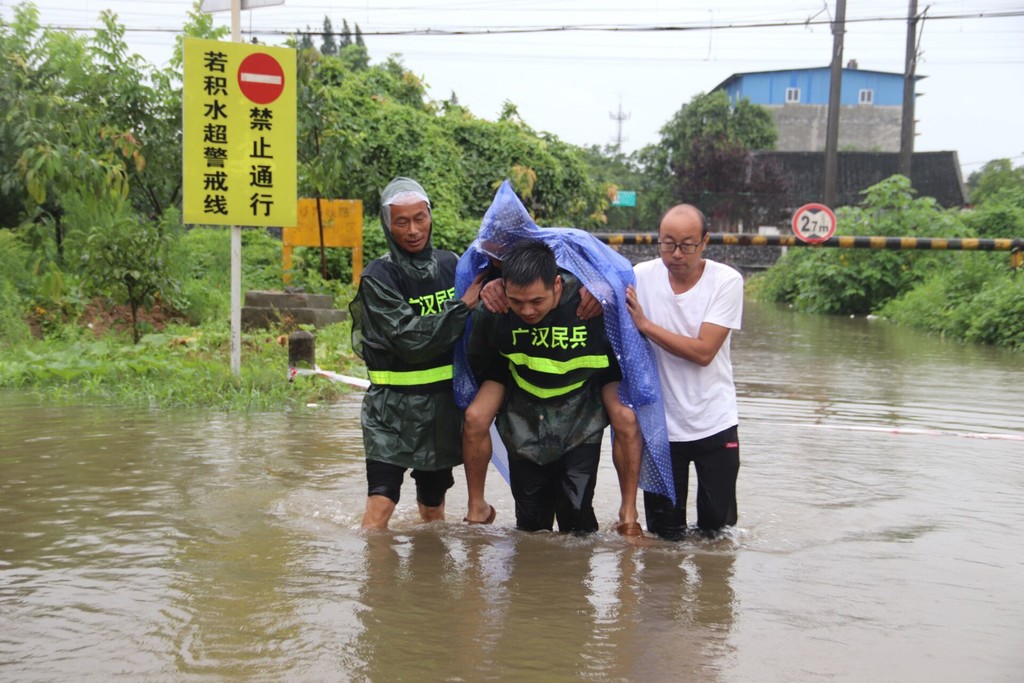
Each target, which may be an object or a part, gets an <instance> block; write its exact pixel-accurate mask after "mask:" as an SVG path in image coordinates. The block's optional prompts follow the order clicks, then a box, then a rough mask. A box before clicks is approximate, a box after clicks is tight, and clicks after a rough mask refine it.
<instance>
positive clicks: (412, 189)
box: [380, 176, 430, 231]
mask: <svg viewBox="0 0 1024 683" xmlns="http://www.w3.org/2000/svg"><path fill="white" fill-rule="evenodd" d="M417 202H426V203H427V210H430V198H429V197H427V192H426V190H424V189H423V186H421V185H420V184H419V183H417V182H416V181H415V180H413V179H412V178H403V177H401V176H399V177H397V178H395V179H394V180H392V181H391V182H390V183H388V185H387V187H385V188H384V191H383V192H381V193H380V222H381V223H382V224H383V225H384V229H385V230H388V231H390V230H391V206H392V205H395V204H397V205H399V206H404V205H406V204H415V203H417Z"/></svg>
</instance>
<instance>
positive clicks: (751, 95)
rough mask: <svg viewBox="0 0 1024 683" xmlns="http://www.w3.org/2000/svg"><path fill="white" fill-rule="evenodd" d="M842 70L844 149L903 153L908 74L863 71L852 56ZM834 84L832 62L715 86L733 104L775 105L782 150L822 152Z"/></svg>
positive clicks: (741, 76) (736, 76) (743, 77)
mask: <svg viewBox="0 0 1024 683" xmlns="http://www.w3.org/2000/svg"><path fill="white" fill-rule="evenodd" d="M842 71H843V81H842V89H841V91H840V96H839V104H840V107H841V109H840V113H839V148H840V149H841V150H846V151H861V152H897V151H899V148H900V127H901V118H902V115H903V74H902V73H890V72H886V71H868V70H865V69H858V68H857V64H856V62H855V61H852V60H851V62H850V63H849V64H848V65H847V66H846V68H844V69H843V70H842ZM916 78H917V79H920V78H924V77H923V76H917V77H916ZM831 82H832V73H831V69H830V68H829V67H827V66H824V67H815V68H810V69H779V70H774V71H753V72H748V73H738V74H733V75H732V76H729V78H727V79H725V80H724V81H722V82H721V83H719V84H718V85H717V86H715V88H714V90H724V91H725V92H726V94H727V95H728V96H729V99H730V101H732V102H733V103H737V102H739V101H740V100H742V99H744V98H746V99H748V100H750V101H751V103H753V104H759V105H762V106H765V107H767V108H768V109H770V110H771V111H772V114H773V115H774V117H775V124H776V127H777V128H778V130H779V140H778V143H777V145H776V149H778V150H779V151H783V152H819V151H824V149H825V134H826V131H827V126H828V120H827V119H828V98H829V89H830V86H831Z"/></svg>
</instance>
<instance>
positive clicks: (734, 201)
mask: <svg viewBox="0 0 1024 683" xmlns="http://www.w3.org/2000/svg"><path fill="white" fill-rule="evenodd" d="M673 173H674V175H675V178H676V181H675V184H674V186H673V196H674V198H675V199H676V200H677V201H680V202H686V203H688V204H693V205H694V206H699V207H700V208H701V209H702V210H703V212H704V214H705V215H706V216H707V217H708V220H710V222H711V225H712V229H714V230H718V231H722V232H728V231H732V230H735V229H736V227H738V226H739V225H741V224H742V225H746V226H756V225H765V224H774V223H776V222H777V218H778V216H779V215H780V213H781V212H782V211H783V210H784V208H785V197H786V190H787V188H788V183H787V182H786V177H785V173H784V172H783V170H782V167H781V166H780V165H779V164H778V163H771V162H766V161H764V160H761V161H759V162H758V163H755V161H754V158H753V156H752V155H751V153H750V150H749V149H748V148H747V146H746V145H745V144H744V143H743V142H742V141H740V140H738V139H730V138H728V137H726V136H725V135H724V134H723V133H711V134H703V135H698V136H696V137H694V138H693V140H692V141H691V145H690V152H689V154H687V155H686V158H685V160H684V161H682V162H681V163H680V164H679V165H678V166H676V167H675V168H674V169H673Z"/></svg>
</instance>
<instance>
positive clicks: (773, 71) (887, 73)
mask: <svg viewBox="0 0 1024 683" xmlns="http://www.w3.org/2000/svg"><path fill="white" fill-rule="evenodd" d="M822 69H824V70H826V71H829V70H830V69H831V67H829V66H812V67H801V68H796V69H768V70H765V71H741V72H739V73H735V74H733V75H732V76H729V77H728V78H726V79H725V80H724V81H722V82H721V83H719V84H718V85H716V86H715V87H714V88H712V89H711V91H712V92H714V91H715V90H723V89H725V88H726V87H727V86H728V85H729V84H730V83H732V82H733V81H738V80H739V79H741V78H743V77H744V76H750V75H755V74H781V73H791V72H793V71H821V70H822ZM851 71H858V72H861V73H868V74H879V75H882V76H898V77H899V78H903V74H902V73H898V72H894V71H874V70H872V69H861V68H853V67H847V66H844V67H843V73H849V72H851ZM922 78H927V76H921V75H917V74H915V75H914V80H915V81H919V80H921V79H922Z"/></svg>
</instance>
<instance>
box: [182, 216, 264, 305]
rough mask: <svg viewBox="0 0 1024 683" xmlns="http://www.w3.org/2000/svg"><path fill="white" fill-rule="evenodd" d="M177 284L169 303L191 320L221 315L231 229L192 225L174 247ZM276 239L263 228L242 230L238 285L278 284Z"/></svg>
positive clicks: (227, 295)
mask: <svg viewBox="0 0 1024 683" xmlns="http://www.w3.org/2000/svg"><path fill="white" fill-rule="evenodd" d="M174 253H175V256H174V259H173V260H174V262H175V273H176V277H177V278H178V280H179V282H180V283H181V291H180V294H179V296H178V297H177V298H176V299H174V301H173V305H174V308H175V309H176V310H177V311H178V312H180V313H182V314H183V315H184V316H185V317H186V318H187V319H188V320H189V322H191V323H192V324H194V325H198V324H201V323H203V322H206V321H210V320H227V319H228V315H229V312H230V310H231V230H230V229H227V228H208V227H197V228H193V229H191V230H189V231H188V232H186V233H185V234H184V235H183V236H182V237H181V240H180V241H179V243H178V245H177V246H176V247H175V252H174ZM282 276H283V271H282V270H281V241H280V240H279V239H277V238H275V237H273V236H272V235H270V234H269V233H268V232H267V231H266V230H243V231H242V289H243V291H245V290H248V289H280V288H281V284H282Z"/></svg>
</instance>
